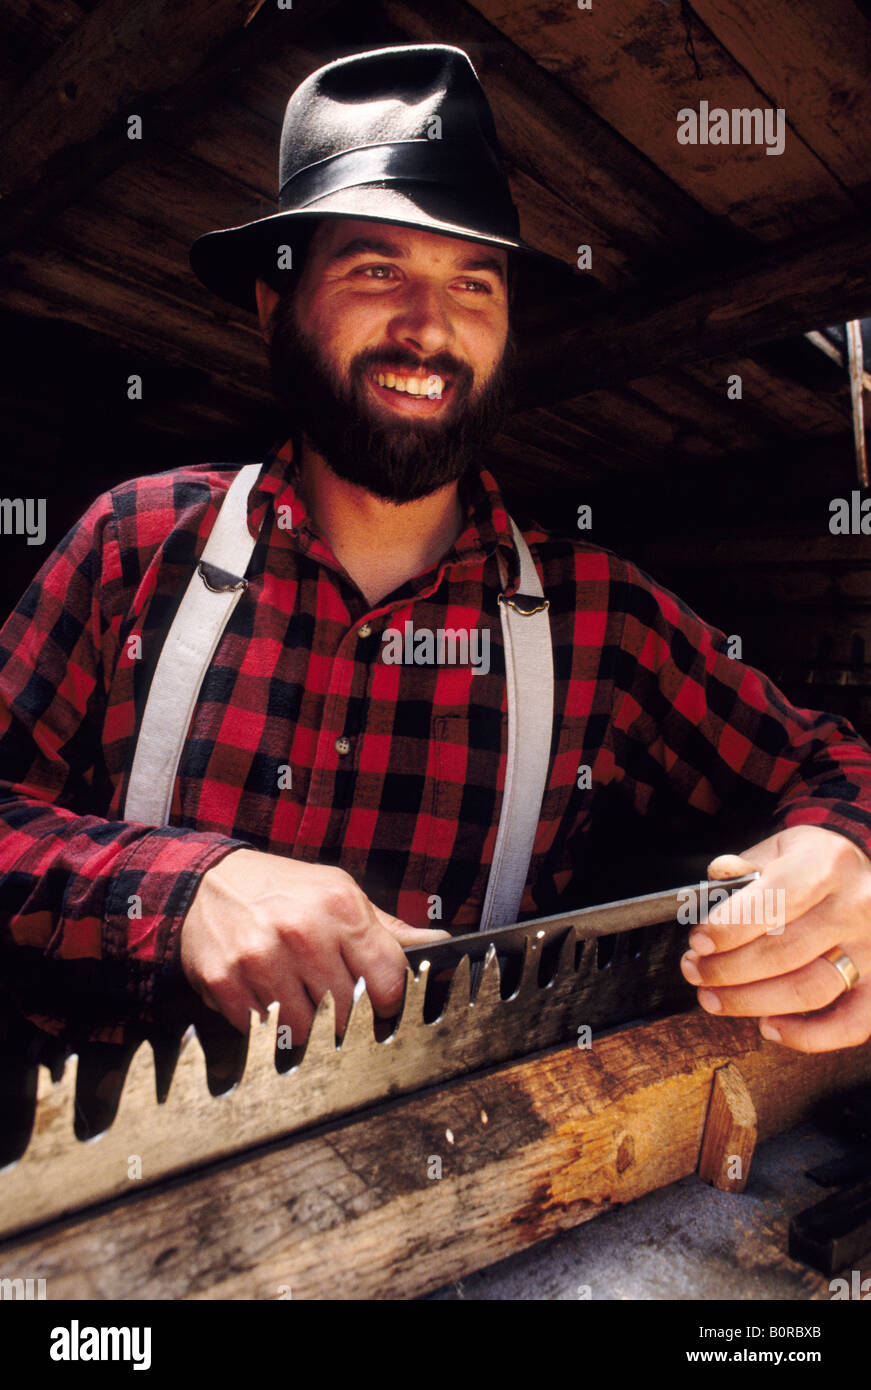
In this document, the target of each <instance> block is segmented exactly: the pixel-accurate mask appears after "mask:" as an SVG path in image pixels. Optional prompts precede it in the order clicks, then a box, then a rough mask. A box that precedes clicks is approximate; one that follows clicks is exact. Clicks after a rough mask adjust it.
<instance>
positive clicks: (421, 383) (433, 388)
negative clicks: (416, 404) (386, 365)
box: [375, 372, 445, 401]
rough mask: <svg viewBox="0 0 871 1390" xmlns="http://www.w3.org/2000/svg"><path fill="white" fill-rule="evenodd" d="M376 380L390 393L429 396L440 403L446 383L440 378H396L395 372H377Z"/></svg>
mask: <svg viewBox="0 0 871 1390" xmlns="http://www.w3.org/2000/svg"><path fill="white" fill-rule="evenodd" d="M375 380H376V381H377V382H378V385H379V386H386V387H387V389H388V390H389V391H404V392H405V393H406V395H409V396H427V397H428V398H429V399H430V400H431V401H440V400H441V398H442V393H443V392H444V389H445V383H444V382H443V381H442V378H441V377H440V376H429V377H426V378H425V379H424V378H422V377H419V376H396V374H395V373H394V372H376V374H375Z"/></svg>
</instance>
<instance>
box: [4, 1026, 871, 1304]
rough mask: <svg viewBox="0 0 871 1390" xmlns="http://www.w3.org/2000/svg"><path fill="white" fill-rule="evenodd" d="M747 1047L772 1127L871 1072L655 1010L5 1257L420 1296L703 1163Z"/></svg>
mask: <svg viewBox="0 0 871 1390" xmlns="http://www.w3.org/2000/svg"><path fill="white" fill-rule="evenodd" d="M730 1062H732V1063H734V1064H735V1065H736V1066H738V1067H739V1068H740V1070H741V1074H742V1076H743V1077H744V1079H745V1081H746V1084H747V1089H748V1091H749V1093H750V1096H751V1097H752V1101H753V1105H754V1106H755V1108H756V1110H757V1112H758V1115H759V1135H760V1138H762V1139H764V1138H767V1137H769V1136H770V1135H772V1134H774V1133H776V1132H778V1131H780V1130H783V1129H786V1128H788V1127H790V1126H791V1125H793V1124H795V1123H797V1122H798V1121H799V1120H801V1119H802V1118H804V1117H806V1116H807V1114H808V1113H809V1111H810V1109H811V1107H812V1106H813V1104H814V1102H815V1101H816V1100H817V1099H818V1098H819V1097H820V1096H822V1095H825V1094H830V1093H834V1092H837V1091H839V1090H841V1089H845V1090H846V1089H848V1088H849V1087H850V1086H853V1085H856V1084H857V1083H858V1082H859V1081H861V1080H865V1079H867V1078H868V1077H869V1076H871V1043H867V1044H865V1045H864V1046H863V1047H860V1048H851V1049H846V1050H844V1051H841V1052H837V1053H823V1054H818V1055H811V1056H804V1055H802V1054H800V1053H796V1052H790V1051H788V1050H786V1049H784V1048H780V1047H776V1046H774V1045H772V1044H769V1043H764V1042H763V1041H762V1040H761V1039H760V1037H759V1033H758V1031H757V1028H756V1025H755V1023H753V1022H752V1021H750V1020H723V1019H715V1018H711V1017H709V1016H708V1015H705V1014H702V1013H701V1012H700V1011H695V1012H693V1013H690V1014H683V1015H679V1016H677V1017H672V1018H669V1019H663V1020H659V1021H656V1022H650V1023H645V1024H642V1025H637V1026H634V1027H632V1028H629V1029H624V1030H622V1031H620V1032H617V1033H613V1034H611V1035H609V1036H606V1037H602V1038H599V1039H596V1040H594V1043H593V1047H592V1050H590V1051H586V1050H583V1049H581V1048H579V1047H576V1046H570V1047H563V1048H560V1049H558V1050H555V1051H552V1052H547V1053H544V1054H540V1055H538V1056H536V1057H533V1058H529V1059H526V1060H524V1061H522V1062H518V1063H511V1064H509V1065H507V1066H501V1067H498V1068H496V1069H493V1070H490V1071H488V1072H484V1073H479V1074H477V1075H474V1076H468V1077H465V1078H463V1079H462V1080H458V1081H455V1082H450V1083H448V1084H447V1085H444V1086H439V1087H437V1088H434V1089H431V1090H429V1091H426V1092H422V1093H419V1094H418V1095H415V1096H412V1097H411V1098H407V1099H405V1100H396V1101H393V1102H386V1103H384V1104H382V1105H381V1106H380V1107H378V1108H377V1109H375V1110H374V1111H371V1112H370V1113H368V1114H365V1115H358V1116H356V1117H352V1118H349V1119H347V1120H345V1121H342V1122H339V1123H336V1124H332V1125H328V1126H324V1127H322V1128H321V1129H320V1130H318V1131H315V1132H310V1133H309V1134H307V1135H303V1136H301V1137H298V1138H297V1139H295V1140H294V1141H292V1142H290V1143H279V1144H278V1145H274V1146H272V1147H271V1148H270V1149H268V1150H267V1151H261V1152H260V1153H258V1154H257V1155H256V1156H254V1157H251V1156H246V1157H245V1158H244V1159H242V1160H236V1161H230V1162H226V1163H224V1164H219V1165H215V1166H214V1167H212V1168H211V1169H210V1170H208V1171H206V1172H202V1173H200V1174H199V1175H195V1176H193V1177H185V1178H184V1179H177V1180H175V1181H173V1182H171V1183H167V1184H165V1185H163V1187H161V1188H160V1189H156V1190H152V1192H151V1194H143V1195H142V1196H141V1197H138V1198H137V1197H133V1198H130V1199H126V1200H123V1201H119V1202H115V1203H113V1204H112V1205H111V1206H109V1207H108V1208H103V1209H101V1210H99V1211H97V1212H96V1213H92V1214H90V1215H85V1214H79V1215H78V1216H77V1217H74V1218H71V1219H70V1220H68V1221H66V1222H64V1223H62V1224H57V1225H53V1226H49V1227H44V1228H42V1229H41V1230H39V1231H36V1232H32V1233H30V1234H29V1235H26V1236H24V1237H21V1238H18V1239H16V1240H15V1241H12V1242H7V1243H5V1244H4V1245H3V1246H2V1247H0V1256H2V1267H3V1270H4V1273H5V1274H7V1275H8V1276H10V1277H12V1276H14V1275H15V1273H16V1271H18V1270H26V1271H27V1272H28V1274H29V1275H31V1276H32V1277H34V1278H36V1277H44V1278H45V1279H46V1281H47V1296H48V1297H49V1298H53V1299H57V1298H97V1299H105V1298H122V1299H136V1298H175V1299H178V1298H193V1299H211V1298H283V1297H284V1298H286V1297H288V1296H292V1297H293V1298H294V1299H298V1298H409V1297H413V1296H415V1295H419V1294H422V1293H425V1292H427V1291H430V1290H432V1289H435V1288H438V1287H440V1286H441V1285H443V1284H445V1283H447V1282H449V1281H451V1280H454V1279H458V1278H460V1277H462V1276H463V1275H465V1274H468V1273H470V1272H471V1271H473V1270H475V1269H479V1268H481V1267H482V1266H483V1265H485V1264H488V1263H490V1262H492V1261H495V1260H499V1259H502V1258H504V1257H505V1256H508V1255H511V1254H513V1253H515V1252H516V1251H518V1250H522V1249H524V1248H525V1247H526V1246H528V1245H531V1244H533V1243H535V1242H536V1241H539V1240H542V1239H544V1238H545V1237H546V1236H549V1235H552V1234H554V1233H555V1232H557V1231H560V1230H565V1229H568V1228H570V1227H572V1226H575V1225H577V1224H579V1223H580V1222H582V1221H586V1220H589V1219H590V1217H592V1216H595V1215H597V1214H598V1213H599V1212H601V1211H604V1210H606V1209H608V1208H609V1207H610V1206H612V1205H613V1204H616V1203H622V1202H628V1201H631V1200H632V1199H633V1198H635V1197H637V1196H640V1195H641V1194H642V1193H644V1192H648V1191H650V1190H652V1189H654V1188H657V1187H661V1186H663V1185H665V1184H667V1183H671V1182H674V1181H676V1180H677V1179H679V1178H681V1177H685V1176H687V1175H689V1174H691V1173H693V1172H694V1171H695V1169H696V1166H697V1163H698V1159H699V1148H700V1144H701V1139H702V1133H703V1129H704V1123H705V1116H706V1113H707V1110H708V1103H709V1097H710V1091H711V1081H712V1075H713V1073H714V1071H715V1070H716V1069H717V1068H719V1067H723V1066H725V1065H727V1064H728V1063H730ZM435 1160H438V1162H436V1161H435ZM131 1187H135V1184H134V1183H131Z"/></svg>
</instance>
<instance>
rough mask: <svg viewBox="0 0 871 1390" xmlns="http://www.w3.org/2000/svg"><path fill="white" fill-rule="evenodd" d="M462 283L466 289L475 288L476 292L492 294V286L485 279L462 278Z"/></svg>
mask: <svg viewBox="0 0 871 1390" xmlns="http://www.w3.org/2000/svg"><path fill="white" fill-rule="evenodd" d="M460 284H461V286H462V288H463V289H464V290H473V291H474V292H475V293H476V294H492V293H493V291H492V290H491V288H490V286H489V285H488V284H487V283H486V282H485V281H484V280H461V281H460Z"/></svg>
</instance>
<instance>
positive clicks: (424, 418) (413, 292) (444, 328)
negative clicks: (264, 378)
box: [260, 219, 508, 502]
mask: <svg viewBox="0 0 871 1390" xmlns="http://www.w3.org/2000/svg"><path fill="white" fill-rule="evenodd" d="M260 297H261V309H262V312H263V313H264V316H265V315H268V313H269V311H270V310H274V316H273V318H272V344H271V357H272V367H273V379H274V382H275V386H276V391H277V394H278V395H279V399H281V400H282V401H283V402H284V403H285V404H286V405H287V406H288V407H289V408H290V409H291V410H292V412H293V414H294V415H295V417H296V418H297V420H298V421H299V422H300V423H301V425H302V428H303V432H304V433H305V435H306V437H307V438H308V439H309V442H310V443H311V445H312V446H313V447H314V448H315V449H316V450H317V452H318V453H320V454H321V455H322V456H323V457H324V458H325V459H326V461H327V463H328V464H329V466H330V467H331V468H332V469H333V471H334V472H336V473H337V474H338V475H339V476H340V477H343V478H346V479H347V480H348V481H350V482H356V483H359V484H360V485H361V486H363V487H366V488H368V489H369V490H370V491H372V492H374V493H376V495H378V496H381V497H385V498H388V499H389V500H391V501H395V502H403V501H411V500H413V499H414V498H416V497H421V496H425V495H426V494H427V493H429V492H432V491H434V490H435V489H436V488H437V487H441V486H444V485H445V484H446V483H449V482H453V481H454V480H455V479H456V478H458V477H459V476H460V475H461V473H462V472H463V471H465V468H466V467H468V466H469V464H470V463H472V462H473V461H474V455H475V454H476V453H477V452H478V451H479V450H480V448H481V447H482V445H483V444H484V443H486V442H487V440H488V439H489V438H490V437H491V436H492V435H493V434H494V433H495V432H496V430H497V429H498V428H499V425H500V424H501V422H502V419H503V417H504V413H505V408H506V399H505V367H506V363H505V358H506V344H507V343H508V289H507V256H506V253H505V252H504V251H503V250H501V249H499V248H494V247H490V246H484V245H481V244H479V243H476V242H470V241H465V240H460V239H458V238H454V237H446V236H440V235H436V234H434V233H431V232H423V231H418V230H417V229H415V228H408V227H396V226H392V225H390V224H388V223H378V222H368V221H363V220H351V219H348V220H345V219H330V220H326V221H325V222H324V223H323V224H321V226H320V227H319V228H318V230H317V232H316V233H315V235H314V237H313V240H312V243H311V246H310V249H309V252H308V256H307V258H306V263H305V268H304V270H303V273H302V276H301V279H300V282H299V285H298V287H297V290H296V293H295V294H294V295H293V296H292V297H287V298H283V299H278V297H277V296H275V295H274V293H273V292H267V293H265V294H264V287H261V291H260Z"/></svg>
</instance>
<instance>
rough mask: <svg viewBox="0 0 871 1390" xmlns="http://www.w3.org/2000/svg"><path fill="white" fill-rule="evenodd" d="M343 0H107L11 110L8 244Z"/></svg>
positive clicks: (1, 216)
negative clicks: (134, 122)
mask: <svg viewBox="0 0 871 1390" xmlns="http://www.w3.org/2000/svg"><path fill="white" fill-rule="evenodd" d="M334 3H335V0H306V3H305V4H304V5H299V6H298V7H297V8H295V9H288V10H278V9H277V8H276V7H275V6H267V7H266V8H265V9H264V10H263V11H262V13H260V14H258V11H259V10H260V8H261V5H262V4H263V0H202V2H201V3H198V4H187V5H179V4H178V3H176V0H137V3H135V4H131V3H130V0H105V3H103V4H101V5H99V6H98V7H97V8H96V9H94V10H93V11H92V12H91V13H90V14H89V15H88V16H87V18H85V19H84V20H83V21H82V23H81V24H79V25H77V26H76V28H75V29H74V30H73V31H72V33H71V34H70V35H69V37H68V38H67V40H66V41H65V42H64V44H63V45H62V46H61V48H60V49H59V50H58V51H57V52H56V53H54V54H52V56H51V57H50V58H49V59H48V60H47V61H46V62H45V63H44V64H43V65H42V67H40V68H39V70H38V71H37V72H36V73H34V74H33V76H32V77H31V78H30V80H29V81H28V82H26V83H25V85H24V87H23V88H22V89H21V91H19V92H17V93H16V95H15V98H14V101H13V102H12V103H11V107H10V109H9V110H8V111H7V112H6V113H5V114H4V121H3V129H4V132H5V133H4V135H3V138H2V140H0V169H2V171H3V172H2V174H0V196H2V199H3V201H2V204H0V250H8V249H9V247H10V246H13V245H15V244H17V243H18V242H19V241H20V240H22V239H23V238H25V237H27V236H29V235H31V234H32V232H33V231H34V229H35V228H36V227H37V226H39V225H41V224H42V223H43V222H45V221H46V220H47V219H48V218H50V217H52V216H54V215H55V213H56V212H57V211H58V210H59V209H60V208H62V207H65V206H66V205H67V204H68V203H69V202H71V201H72V200H73V199H74V198H76V197H77V196H78V195H79V194H80V193H81V191H82V190H83V189H84V188H87V187H88V186H90V185H91V184H92V183H94V182H95V181H96V180H97V179H100V178H103V177H104V176H105V175H106V174H107V173H108V172H109V171H110V170H111V169H113V168H115V167H117V165H119V164H121V163H123V162H124V161H125V160H129V159H132V158H134V157H135V156H137V155H140V154H141V153H142V152H143V149H148V148H150V145H151V137H152V136H154V135H158V134H160V132H161V130H162V129H164V128H166V127H167V125H169V124H170V123H172V122H175V121H177V120H178V119H179V118H180V116H181V115H183V114H184V113H185V112H186V111H188V110H190V109H192V108H194V107H196V106H198V105H199V104H201V103H202V102H203V101H205V100H207V99H208V98H209V97H210V96H213V95H215V94H217V93H218V92H219V91H221V90H222V89H223V88H224V87H225V85H226V82H227V80H228V78H229V76H230V75H231V74H232V72H233V70H234V69H238V68H239V67H240V66H242V65H244V64H246V63H249V62H251V61H254V59H255V58H256V57H257V56H258V55H260V54H261V53H263V52H265V51H270V52H273V53H274V52H275V50H276V48H278V47H280V46H281V45H282V44H283V43H286V42H289V41H292V40H293V39H294V38H295V37H296V36H298V35H299V34H300V33H301V32H302V31H303V29H305V28H307V27H308V26H309V25H310V24H311V23H313V22H314V21H315V20H316V19H318V18H319V17H320V16H321V15H322V14H324V13H325V12H326V11H327V10H329V9H331V8H332V5H333V4H334ZM255 16H256V18H255ZM252 21H253V22H252ZM248 26H250V27H248ZM131 115H138V116H141V117H142V123H143V137H144V138H143V139H129V138H128V134H127V129H128V118H129V117H130V116H131Z"/></svg>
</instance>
